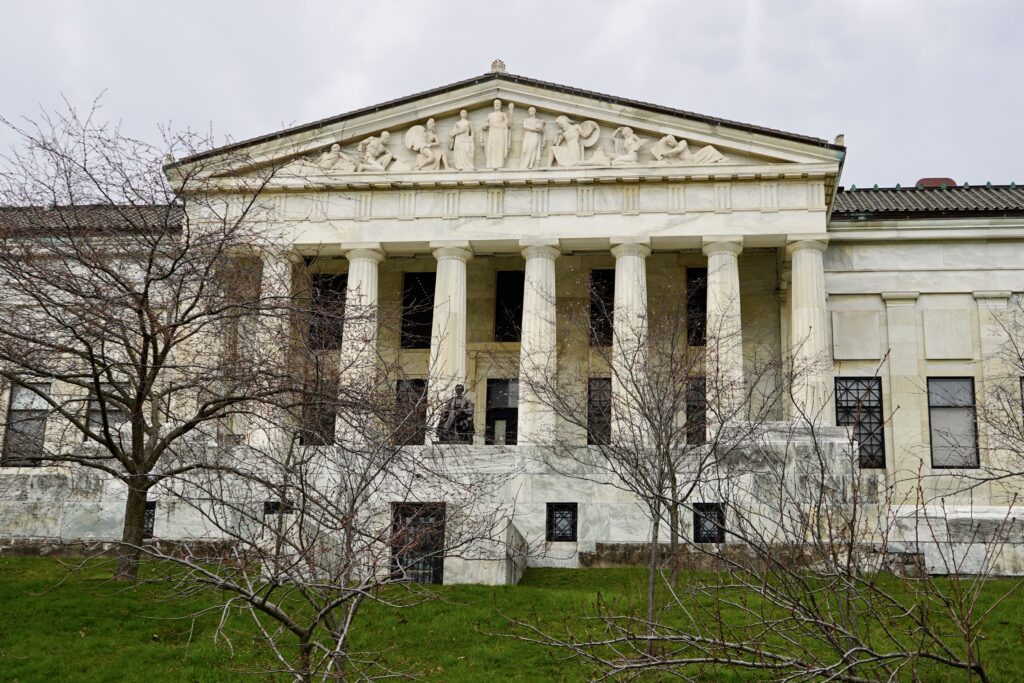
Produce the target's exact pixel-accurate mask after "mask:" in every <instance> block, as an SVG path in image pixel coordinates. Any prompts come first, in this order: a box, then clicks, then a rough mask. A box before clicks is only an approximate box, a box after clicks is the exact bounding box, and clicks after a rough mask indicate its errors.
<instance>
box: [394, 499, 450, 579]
mask: <svg viewBox="0 0 1024 683" xmlns="http://www.w3.org/2000/svg"><path fill="white" fill-rule="evenodd" d="M444 518H445V510H444V503H394V504H392V507H391V529H392V535H391V572H392V575H393V576H394V577H395V578H396V579H398V580H404V581H413V582H415V583H444V521H445V520H444Z"/></svg>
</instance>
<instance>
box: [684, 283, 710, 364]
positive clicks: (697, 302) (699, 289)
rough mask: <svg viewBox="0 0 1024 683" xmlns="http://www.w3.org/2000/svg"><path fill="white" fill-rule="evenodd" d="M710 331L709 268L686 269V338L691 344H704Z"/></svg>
mask: <svg viewBox="0 0 1024 683" xmlns="http://www.w3.org/2000/svg"><path fill="white" fill-rule="evenodd" d="M707 333H708V269H707V268H687V269H686V338H687V344H689V345H690V346H704V345H705V343H706V342H707Z"/></svg>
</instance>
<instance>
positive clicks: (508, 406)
mask: <svg viewBox="0 0 1024 683" xmlns="http://www.w3.org/2000/svg"><path fill="white" fill-rule="evenodd" d="M518 430H519V380H517V379H489V380H487V424H486V431H485V432H484V443H486V444H490V445H494V446H512V445H514V444H515V443H516V433H517V432H518Z"/></svg>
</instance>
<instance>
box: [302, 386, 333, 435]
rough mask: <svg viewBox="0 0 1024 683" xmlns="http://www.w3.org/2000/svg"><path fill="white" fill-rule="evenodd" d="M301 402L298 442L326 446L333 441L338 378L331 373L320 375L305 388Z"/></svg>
mask: <svg viewBox="0 0 1024 683" xmlns="http://www.w3.org/2000/svg"><path fill="white" fill-rule="evenodd" d="M303 398H304V400H303V403H302V426H301V428H300V429H299V444H300V445H302V446H326V445H329V444H333V443H334V431H335V428H336V423H337V419H338V380H337V378H336V377H333V376H331V375H320V376H318V377H317V378H316V379H314V380H313V381H312V382H311V383H310V385H309V387H308V388H307V389H306V395H305V396H304V397H303Z"/></svg>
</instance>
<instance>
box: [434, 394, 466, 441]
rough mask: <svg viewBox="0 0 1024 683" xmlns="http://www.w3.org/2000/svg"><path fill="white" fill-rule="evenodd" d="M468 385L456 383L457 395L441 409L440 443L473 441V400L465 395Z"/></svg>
mask: <svg viewBox="0 0 1024 683" xmlns="http://www.w3.org/2000/svg"><path fill="white" fill-rule="evenodd" d="M465 391H466V387H464V386H463V385H461V384H456V385H455V395H454V396H452V397H451V398H450V399H448V401H447V402H445V404H444V408H442V409H441V419H439V420H438V421H437V441H438V443H473V401H471V400H470V399H469V397H467V396H466V395H465Z"/></svg>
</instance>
